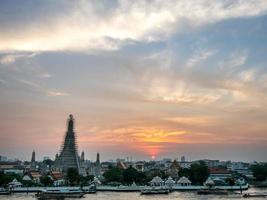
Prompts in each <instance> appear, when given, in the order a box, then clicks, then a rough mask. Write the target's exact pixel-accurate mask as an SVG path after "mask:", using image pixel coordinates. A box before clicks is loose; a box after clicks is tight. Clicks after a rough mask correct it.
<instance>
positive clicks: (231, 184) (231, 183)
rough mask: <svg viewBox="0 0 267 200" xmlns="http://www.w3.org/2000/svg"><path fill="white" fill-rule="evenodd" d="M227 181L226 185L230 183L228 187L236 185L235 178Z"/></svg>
mask: <svg viewBox="0 0 267 200" xmlns="http://www.w3.org/2000/svg"><path fill="white" fill-rule="evenodd" d="M225 181H226V183H228V185H230V186H233V185H235V179H234V178H233V177H229V178H227V179H226V180H225Z"/></svg>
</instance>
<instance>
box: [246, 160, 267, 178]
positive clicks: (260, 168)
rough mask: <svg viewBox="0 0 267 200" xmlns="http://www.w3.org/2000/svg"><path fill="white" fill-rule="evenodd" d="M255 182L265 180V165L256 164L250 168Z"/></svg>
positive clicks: (266, 166)
mask: <svg viewBox="0 0 267 200" xmlns="http://www.w3.org/2000/svg"><path fill="white" fill-rule="evenodd" d="M250 169H251V171H252V172H253V176H254V177H255V178H256V180H257V181H265V180H266V178H267V163H265V164H256V165H252V166H251V167H250Z"/></svg>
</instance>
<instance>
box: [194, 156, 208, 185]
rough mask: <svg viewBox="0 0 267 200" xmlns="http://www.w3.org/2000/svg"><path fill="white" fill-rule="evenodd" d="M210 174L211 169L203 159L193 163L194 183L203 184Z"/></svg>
mask: <svg viewBox="0 0 267 200" xmlns="http://www.w3.org/2000/svg"><path fill="white" fill-rule="evenodd" d="M208 176H209V169H208V167H207V166H206V164H205V163H204V162H203V161H200V162H199V163H194V164H192V165H191V169H190V180H191V181H192V183H193V184H198V185H202V184H203V183H204V181H205V180H207V178H208Z"/></svg>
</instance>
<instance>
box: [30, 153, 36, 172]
mask: <svg viewBox="0 0 267 200" xmlns="http://www.w3.org/2000/svg"><path fill="white" fill-rule="evenodd" d="M35 169H36V161H35V151H34V150H33V151H32V158H31V170H35Z"/></svg>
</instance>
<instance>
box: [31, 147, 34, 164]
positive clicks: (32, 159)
mask: <svg viewBox="0 0 267 200" xmlns="http://www.w3.org/2000/svg"><path fill="white" fill-rule="evenodd" d="M31 162H32V163H33V162H35V150H33V151H32V158H31Z"/></svg>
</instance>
